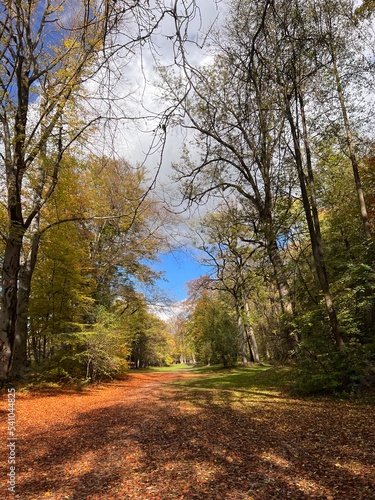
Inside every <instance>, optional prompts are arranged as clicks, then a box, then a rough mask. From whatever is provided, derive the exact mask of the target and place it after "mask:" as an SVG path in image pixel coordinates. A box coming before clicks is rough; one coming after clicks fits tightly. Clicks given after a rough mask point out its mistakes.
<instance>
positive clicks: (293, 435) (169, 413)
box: [0, 369, 375, 500]
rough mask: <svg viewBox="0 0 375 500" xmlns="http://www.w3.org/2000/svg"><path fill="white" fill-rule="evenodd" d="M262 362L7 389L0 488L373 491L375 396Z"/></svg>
mask: <svg viewBox="0 0 375 500" xmlns="http://www.w3.org/2000/svg"><path fill="white" fill-rule="evenodd" d="M262 373H263V372H262V371H260V370H256V369H249V370H248V372H246V371H245V370H231V371H226V372H212V373H205V372H203V373H197V372H195V373H194V372H189V371H181V372H169V373H168V372H165V373H162V372H160V373H159V372H156V373H151V372H150V373H149V372H139V373H138V372H131V373H130V374H129V376H128V377H127V378H126V379H125V380H122V381H116V382H113V383H110V384H108V385H105V386H100V387H93V388H90V389H86V390H84V391H81V392H74V391H65V392H61V391H60V392H58V393H53V392H51V393H31V394H22V393H17V395H16V436H17V440H16V441H15V446H16V449H15V453H16V455H15V460H16V470H15V472H16V476H15V479H16V493H15V494H13V493H11V492H9V491H8V488H9V476H8V474H9V468H10V465H9V464H8V456H9V449H10V448H9V446H8V443H9V437H8V436H7V432H8V421H7V418H8V417H7V414H8V406H7V401H6V398H7V396H6V394H5V397H3V400H2V403H1V415H0V417H1V427H0V431H1V435H2V436H3V437H2V439H1V447H2V450H1V456H2V457H5V460H2V465H1V480H2V482H1V491H0V497H1V498H2V499H7V498H9V499H11V498H17V499H21V500H30V499H35V500H39V499H46V498H50V499H53V500H68V499H69V500H83V499H93V500H94V499H95V500H102V499H109V500H110V499H136V500H142V499H160V500H164V499H186V500H191V499H197V500H201V499H218V500H219V499H220V500H222V499H231V500H240V499H249V500H250V499H256V500H267V499H287V498H293V499H308V498H325V499H340V500H341V499H353V500H358V499H367V498H368V499H370V498H371V499H372V498H374V497H375V477H374V449H375V446H374V445H375V433H374V425H373V424H374V416H375V411H374V407H373V406H371V405H368V404H362V403H360V402H348V401H326V400H317V399H315V400H313V399H299V398H291V397H290V396H287V395H286V394H284V393H283V392H280V391H279V390H277V389H275V388H274V389H272V388H270V387H266V386H265V384H263V385H262V384H261V383H258V382H259V381H261V380H262V379H261V375H262Z"/></svg>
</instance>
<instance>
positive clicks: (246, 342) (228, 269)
mask: <svg viewBox="0 0 375 500" xmlns="http://www.w3.org/2000/svg"><path fill="white" fill-rule="evenodd" d="M241 208H242V207H241V206H239V205H238V203H236V202H235V201H234V200H233V201H232V202H231V201H230V200H229V201H227V202H226V203H223V204H222V206H221V207H218V208H217V209H216V211H215V213H212V214H208V215H206V216H205V217H204V218H203V220H202V222H201V227H200V234H201V240H202V243H201V245H200V247H201V249H202V250H203V251H204V252H205V253H206V255H207V256H208V262H209V264H210V265H211V266H212V267H213V268H214V270H215V274H216V276H215V278H212V279H211V283H210V288H212V289H214V288H216V289H217V290H222V291H225V292H227V293H228V294H230V295H231V296H232V298H233V302H234V306H235V310H236V314H237V322H238V330H239V342H240V345H241V353H242V360H243V363H244V364H245V365H247V362H248V354H247V353H248V352H249V353H250V359H251V361H253V362H255V363H259V361H260V359H259V352H258V351H259V350H258V343H257V340H256V337H255V335H254V328H253V325H252V324H251V320H250V302H249V294H250V293H251V289H252V279H253V275H252V272H251V267H252V263H253V262H254V260H255V258H254V254H255V253H256V252H257V250H259V249H258V248H257V247H254V248H252V247H249V246H248V244H247V243H244V241H243V240H245V239H246V237H247V235H248V228H247V227H246V226H247V224H246V216H244V214H243V213H242V210H241ZM205 240H206V241H205Z"/></svg>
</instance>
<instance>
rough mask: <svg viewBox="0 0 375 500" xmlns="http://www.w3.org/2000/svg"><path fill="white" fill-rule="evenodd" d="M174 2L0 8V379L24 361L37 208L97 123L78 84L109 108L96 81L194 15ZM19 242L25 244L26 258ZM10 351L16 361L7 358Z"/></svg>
mask: <svg viewBox="0 0 375 500" xmlns="http://www.w3.org/2000/svg"><path fill="white" fill-rule="evenodd" d="M182 3H183V5H182V9H180V10H179V3H178V2H176V4H175V6H174V8H173V9H168V8H166V7H165V6H164V5H163V4H162V3H160V2H155V4H154V5H153V6H150V5H149V4H148V3H147V5H146V4H143V3H139V2H134V3H133V2H124V1H119V2H110V1H107V0H103V1H102V2H101V1H97V2H96V1H95V2H93V1H90V0H78V1H76V2H71V1H70V0H63V1H62V2H55V1H54V0H47V1H45V2H44V1H41V0H24V1H20V0H7V1H6V2H3V3H2V5H1V7H0V33H1V38H0V53H1V63H0V86H1V95H0V124H1V136H0V137H1V159H2V166H1V167H2V175H3V179H2V180H3V182H2V191H3V197H4V199H5V200H6V201H5V203H6V223H5V224H4V225H3V228H4V230H3V233H2V239H3V241H4V253H3V260H2V292H1V293H2V302H1V315H0V366H1V368H0V379H2V380H4V379H6V378H7V377H8V376H9V374H10V372H12V373H13V375H17V374H18V373H19V371H20V370H21V369H22V364H23V363H24V361H25V359H24V358H25V352H24V348H23V346H24V345H25V339H24V322H25V321H26V319H25V318H26V317H27V297H28V294H29V293H30V282H31V277H32V274H33V270H34V267H35V262H36V258H37V252H38V247H39V238H40V232H39V224H40V214H41V211H42V210H43V208H44V207H45V206H46V204H48V202H49V200H50V199H51V197H52V195H53V193H54V191H55V189H56V185H57V184H58V181H59V176H60V172H61V169H62V162H63V159H64V156H65V155H66V153H67V152H68V151H71V150H72V148H73V147H74V145H75V144H77V143H79V141H80V140H81V141H82V143H83V142H85V141H86V140H87V134H88V133H89V131H90V130H91V129H92V127H93V126H94V125H96V124H98V123H99V120H101V119H103V120H104V119H105V118H106V117H105V116H102V110H103V106H99V107H97V106H93V105H92V106H89V104H90V103H89V99H88V97H87V92H86V93H85V91H87V88H88V84H89V83H91V84H93V79H94V77H97V80H101V82H102V86H101V87H100V88H101V89H103V88H104V87H105V88H106V89H107V97H108V99H109V101H110V102H109V104H111V103H114V102H115V99H114V98H113V95H112V93H111V91H110V89H109V88H108V87H107V86H106V85H105V84H106V83H110V82H111V81H112V78H113V70H114V69H115V68H117V69H119V66H120V65H119V61H122V60H125V61H128V60H129V57H130V55H132V53H133V49H134V48H135V47H136V46H139V45H141V44H144V43H146V42H147V40H149V39H150V36H151V35H152V34H153V32H154V31H155V30H156V28H157V27H158V26H159V25H160V22H161V20H162V19H163V18H164V17H165V16H166V15H169V16H172V17H173V18H179V17H184V19H185V22H187V21H188V20H189V18H190V16H192V15H194V2H193V3H190V6H192V7H193V14H191V12H190V11H189V8H188V7H187V6H185V3H184V2H182ZM123 27H125V31H122V28H123ZM115 56H117V64H113V60H114V57H115ZM121 69H122V68H121ZM106 77H108V79H107V80H105V78H106ZM102 97H103V96H101V98H102ZM91 104H92V103H91ZM95 108H96V109H95ZM109 115H111V113H109ZM112 115H113V113H112ZM25 241H28V242H30V244H29V252H28V253H27V252H24V248H23V247H24V243H25ZM18 322H19V323H20V325H21V326H20V328H18ZM16 350H18V353H19V355H18V354H17V356H14V353H15V351H16Z"/></svg>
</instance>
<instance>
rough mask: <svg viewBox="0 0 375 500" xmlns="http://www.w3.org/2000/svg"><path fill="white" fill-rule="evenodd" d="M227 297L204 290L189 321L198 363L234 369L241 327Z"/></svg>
mask: <svg viewBox="0 0 375 500" xmlns="http://www.w3.org/2000/svg"><path fill="white" fill-rule="evenodd" d="M226 296H227V295H226V294H224V293H220V292H217V291H216V292H215V291H207V290H202V291H201V293H200V296H199V298H198V299H197V300H196V302H195V304H194V307H193V309H192V312H191V313H190V314H189V316H188V319H187V329H188V331H189V335H190V336H191V338H192V339H193V342H194V346H195V350H196V356H197V361H203V362H205V363H207V364H214V363H222V364H223V365H224V367H228V366H232V365H233V364H235V363H236V361H237V356H238V353H239V339H238V327H237V321H236V318H235V315H234V314H233V310H231V308H230V307H228V301H227V300H226Z"/></svg>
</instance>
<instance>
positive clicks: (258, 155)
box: [162, 1, 298, 348]
mask: <svg viewBox="0 0 375 500" xmlns="http://www.w3.org/2000/svg"><path fill="white" fill-rule="evenodd" d="M270 4H271V2H269V1H267V2H265V3H264V5H258V4H257V6H254V7H253V10H250V11H249V9H248V7H249V6H248V4H246V3H245V4H240V3H233V4H232V7H233V9H232V11H231V13H230V22H228V23H227V28H226V29H224V30H223V31H224V34H223V36H222V37H219V36H217V37H215V38H214V39H213V40H212V46H213V47H214V50H215V54H214V56H213V63H212V64H210V65H208V66H207V67H204V68H197V67H194V66H193V65H191V64H189V61H188V59H187V56H186V57H185V58H184V59H183V61H182V74H183V76H178V77H176V78H173V77H172V75H171V74H170V73H169V72H168V71H164V70H163V71H162V77H163V82H164V86H165V89H166V92H165V95H164V98H165V99H169V100H171V101H172V102H174V105H175V106H179V110H180V115H179V116H178V117H177V118H176V121H177V123H178V125H180V126H182V127H184V128H186V130H189V131H191V130H193V131H195V132H196V136H195V139H196V140H195V142H194V140H193V141H192V143H193V144H192V147H190V151H188V148H187V147H186V148H185V154H184V155H183V160H182V162H181V163H180V164H179V165H175V170H176V179H177V180H178V181H180V183H181V186H182V189H181V190H182V193H183V196H184V198H185V199H186V200H189V201H190V202H198V203H204V202H205V201H206V200H207V197H209V196H213V197H214V196H219V197H228V196H229V195H231V194H232V195H233V196H236V197H237V198H239V199H240V200H241V203H242V204H243V205H245V204H247V206H249V207H250V209H249V224H250V225H253V227H254V239H253V240H252V242H249V243H253V244H255V245H257V244H262V245H263V246H264V248H265V249H266V251H267V255H268V258H269V259H270V261H271V262H272V265H273V268H274V273H275V281H276V283H277V287H278V291H279V294H280V302H281V305H282V308H283V311H284V313H285V316H288V317H289V320H288V321H287V322H286V323H288V322H289V323H290V318H292V317H293V297H292V293H291V289H290V286H289V283H288V277H287V274H286V272H285V268H284V265H283V260H282V257H281V253H280V242H279V240H280V234H279V233H278V229H279V225H278V220H277V216H276V210H275V207H276V206H277V204H278V202H279V200H280V198H282V199H283V201H284V210H285V212H284V213H287V210H288V201H289V204H290V203H292V196H291V191H292V190H293V188H294V180H293V174H292V171H291V170H287V169H286V168H285V164H284V165H283V164H282V161H283V158H284V157H285V155H286V150H285V149H284V148H283V147H282V146H281V143H280V136H281V134H282V132H283V130H284V124H285V117H284V114H283V113H280V111H279V108H278V106H276V105H274V101H273V99H274V88H273V85H272V80H271V79H270V78H269V75H267V72H266V71H265V70H264V66H263V62H262V58H261V57H259V56H258V52H257V50H255V47H256V45H257V44H258V37H259V34H260V32H261V30H262V28H263V24H264V21H265V17H266V15H267V11H268V9H269V8H270ZM253 11H256V12H255V14H254V12H253ZM249 12H251V14H250V15H249ZM249 39H250V41H251V43H250V44H249ZM191 150H193V151H194V153H193V154H191ZM197 157H199V159H198V160H197V159H196V158H197ZM288 330H289V331H288V337H289V340H290V346H291V348H296V346H297V344H298V338H297V337H296V334H295V332H294V331H293V330H292V329H290V328H289V329H288Z"/></svg>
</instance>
